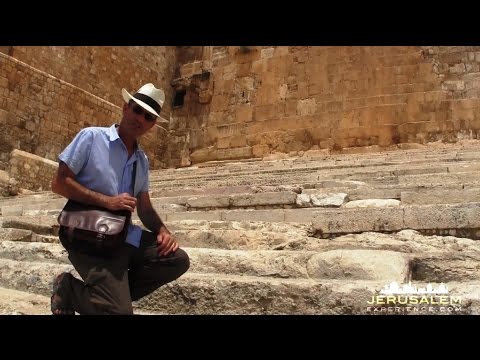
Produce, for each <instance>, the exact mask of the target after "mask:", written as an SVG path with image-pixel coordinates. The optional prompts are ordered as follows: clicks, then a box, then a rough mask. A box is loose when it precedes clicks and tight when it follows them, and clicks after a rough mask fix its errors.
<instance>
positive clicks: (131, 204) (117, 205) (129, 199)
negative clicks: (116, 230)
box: [107, 193, 137, 212]
mask: <svg viewBox="0 0 480 360" xmlns="http://www.w3.org/2000/svg"><path fill="white" fill-rule="evenodd" d="M136 206H137V199H136V198H134V197H133V196H131V195H130V194H129V193H121V194H118V195H117V196H111V197H109V199H108V206H107V208H108V209H110V210H129V211H131V212H133V211H134V210H135V207H136Z"/></svg>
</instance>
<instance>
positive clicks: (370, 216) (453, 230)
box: [312, 203, 480, 239]
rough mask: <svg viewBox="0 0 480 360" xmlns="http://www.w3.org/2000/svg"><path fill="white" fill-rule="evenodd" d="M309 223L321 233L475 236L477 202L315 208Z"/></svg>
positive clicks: (479, 228) (479, 233) (479, 230)
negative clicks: (410, 231) (401, 232)
mask: <svg viewBox="0 0 480 360" xmlns="http://www.w3.org/2000/svg"><path fill="white" fill-rule="evenodd" d="M312 225H313V230H314V231H315V232H316V235H317V236H320V237H329V236H332V235H340V234H346V233H359V232H366V231H380V232H394V231H399V230H403V229H414V230H418V231H421V232H422V233H425V234H427V235H430V234H439V235H456V236H458V237H468V238H471V239H478V238H480V203H464V204H435V205H409V206H400V207H388V208H361V209H355V208H350V209H348V208H341V209H324V210H321V211H320V210H316V212H315V213H314V214H312Z"/></svg>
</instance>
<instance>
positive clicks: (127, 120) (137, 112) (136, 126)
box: [122, 101, 157, 137]
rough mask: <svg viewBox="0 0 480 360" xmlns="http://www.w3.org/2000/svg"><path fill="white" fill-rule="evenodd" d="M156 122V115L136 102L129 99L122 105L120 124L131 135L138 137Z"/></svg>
mask: <svg viewBox="0 0 480 360" xmlns="http://www.w3.org/2000/svg"><path fill="white" fill-rule="evenodd" d="M156 122H157V117H156V116H155V115H153V114H151V113H149V112H148V111H147V110H145V109H144V108H143V107H141V106H140V105H138V104H137V103H136V102H134V101H131V102H130V103H128V104H124V106H123V119H122V123H123V124H122V125H123V126H124V127H125V129H126V130H128V131H129V132H130V133H131V134H132V135H133V136H135V137H140V136H142V135H143V134H145V133H146V132H147V131H148V130H150V129H151V128H152V127H153V125H155V123H156Z"/></svg>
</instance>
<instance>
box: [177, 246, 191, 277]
mask: <svg viewBox="0 0 480 360" xmlns="http://www.w3.org/2000/svg"><path fill="white" fill-rule="evenodd" d="M175 257H176V258H177V262H176V265H177V269H178V276H181V275H183V274H184V273H186V272H187V270H188V268H189V267H190V257H189V256H188V254H187V253H186V252H185V251H184V250H182V249H177V251H175Z"/></svg>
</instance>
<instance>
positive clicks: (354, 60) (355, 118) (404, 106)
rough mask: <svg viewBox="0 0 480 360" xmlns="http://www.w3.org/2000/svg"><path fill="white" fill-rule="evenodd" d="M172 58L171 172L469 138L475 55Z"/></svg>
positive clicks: (374, 52)
mask: <svg viewBox="0 0 480 360" xmlns="http://www.w3.org/2000/svg"><path fill="white" fill-rule="evenodd" d="M180 50H182V49H180ZM183 51H185V52H187V49H183ZM177 58H178V59H184V61H186V62H185V63H183V64H182V63H179V64H178V69H179V71H178V72H177V74H178V76H179V77H178V78H177V79H174V81H173V84H174V87H175V89H176V95H175V97H177V96H178V95H181V94H182V92H183V93H184V96H183V105H180V106H178V107H176V108H174V110H173V115H174V116H173V118H174V122H173V123H172V124H171V129H174V130H175V132H174V136H173V140H174V141H173V142H172V143H171V144H170V149H169V151H168V153H169V154H182V155H181V156H180V159H170V160H171V162H172V163H174V164H175V165H177V166H181V165H186V164H189V163H191V162H193V163H196V162H202V161H208V160H222V159H233V158H249V157H262V156H265V155H268V154H271V153H274V152H283V153H290V154H297V153H298V152H301V151H306V150H310V149H331V150H341V149H345V148H351V147H365V146H378V147H385V146H390V145H394V144H398V143H406V142H413V143H426V142H430V141H437V140H443V141H456V140H457V139H458V138H465V137H466V138H478V136H479V135H478V133H479V130H480V115H479V111H478V110H479V106H480V101H479V91H480V72H479V63H480V47H458V46H457V47H433V46H424V47H418V46H412V47H405V46H388V47H387V46H382V47H372V46H336V47H319V46H290V47H289V46H278V47H265V46H263V47H262V46H258V47H246V46H228V47H221V46H215V47H204V48H203V51H192V50H189V53H188V55H186V56H183V57H182V56H177ZM187 59H188V60H187ZM175 139H177V140H175ZM188 156H189V157H188Z"/></svg>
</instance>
